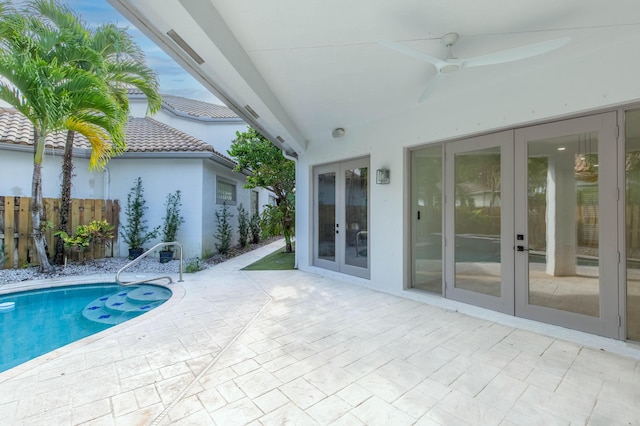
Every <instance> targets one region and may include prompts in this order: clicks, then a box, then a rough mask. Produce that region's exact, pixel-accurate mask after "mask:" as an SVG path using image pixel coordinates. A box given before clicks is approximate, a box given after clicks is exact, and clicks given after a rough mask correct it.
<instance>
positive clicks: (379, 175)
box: [376, 169, 391, 184]
mask: <svg viewBox="0 0 640 426" xmlns="http://www.w3.org/2000/svg"><path fill="white" fill-rule="evenodd" d="M390 181H391V180H390V178H389V169H378V170H376V183H379V184H387V183H389V182H390Z"/></svg>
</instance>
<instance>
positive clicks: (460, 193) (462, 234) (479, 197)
mask: <svg viewBox="0 0 640 426" xmlns="http://www.w3.org/2000/svg"><path fill="white" fill-rule="evenodd" d="M500 162H501V158H500V147H491V148H487V149H482V150H477V151H473V152H465V153H460V154H455V163H454V168H455V188H454V193H455V197H454V202H455V216H454V217H455V225H454V226H455V240H454V242H455V262H456V263H455V271H456V275H455V284H454V285H455V287H456V288H462V289H465V290H469V291H474V292H477V293H483V294H487V295H490V296H495V297H500V294H501V284H502V268H501V259H500V231H501V227H500V222H501V216H500V215H501V212H500V206H501V203H500V195H501V192H500V182H501V179H500Z"/></svg>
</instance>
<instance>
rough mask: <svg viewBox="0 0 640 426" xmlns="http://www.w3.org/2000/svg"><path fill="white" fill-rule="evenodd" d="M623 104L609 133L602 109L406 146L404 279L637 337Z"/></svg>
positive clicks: (632, 156)
mask: <svg viewBox="0 0 640 426" xmlns="http://www.w3.org/2000/svg"><path fill="white" fill-rule="evenodd" d="M624 115H625V123H626V129H625V135H624V136H623V137H620V138H618V135H617V128H618V122H617V121H618V119H617V117H618V114H617V113H616V112H610V113H603V114H598V115H594V116H589V117H583V118H577V119H572V120H565V121H561V122H556V123H550V124H544V125H539V126H531V127H526V128H520V129H514V130H509V131H504V132H499V133H494V134H490V135H483V136H478V137H473V138H467V139H464V140H458V141H452V142H449V143H445V144H442V145H437V146H427V147H424V148H419V149H415V150H413V151H411V167H412V170H411V226H412V228H411V247H412V256H411V272H412V273H411V287H413V288H416V289H421V290H425V291H429V292H433V293H438V294H441V295H443V296H444V297H447V298H450V299H454V300H459V301H462V302H465V303H470V304H473V305H477V306H482V307H485V308H488V309H493V310H496V311H500V312H504V313H507V314H511V315H516V316H519V317H524V318H530V319H534V320H537V321H541V322H547V323H551V324H557V325H560V326H564V327H568V328H573V329H577V330H581V331H585V332H589V333H593V334H598V335H603V336H607V337H612V338H617V339H625V338H628V339H632V340H640V324H639V322H640V273H639V272H638V271H640V259H638V258H640V255H638V254H637V253H636V252H638V251H639V250H640V206H639V205H640V202H639V201H637V200H636V198H638V199H640V197H638V196H637V194H640V190H639V189H638V188H639V187H640V178H638V177H637V175H638V170H640V157H637V156H638V152H640V112H639V111H628V112H626V113H624ZM618 139H619V140H618ZM625 140H626V155H625V148H624V146H625V145H624V142H625ZM619 144H620V147H621V148H620V149H619V148H618V145H619ZM619 152H620V153H622V154H620V155H618V153H619ZM636 157H637V158H636ZM624 182H626V190H625V191H620V190H619V188H622V187H624V185H625V184H624ZM619 194H620V195H619ZM625 202H626V208H625ZM625 242H626V248H625ZM625 255H626V256H625ZM625 257H626V259H627V262H626V268H625V267H624V262H622V263H620V262H619V259H624V258H625ZM625 275H626V277H625Z"/></svg>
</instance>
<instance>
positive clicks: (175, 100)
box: [127, 88, 240, 120]
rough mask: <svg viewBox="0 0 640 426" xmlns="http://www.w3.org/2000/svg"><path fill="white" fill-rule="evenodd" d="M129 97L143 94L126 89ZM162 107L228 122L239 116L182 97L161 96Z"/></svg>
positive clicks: (225, 108)
mask: <svg viewBox="0 0 640 426" xmlns="http://www.w3.org/2000/svg"><path fill="white" fill-rule="evenodd" d="M127 93H128V94H129V96H131V95H140V96H144V95H143V93H142V92H141V91H140V90H138V89H135V88H129V89H127ZM162 106H163V107H165V108H167V109H169V110H171V111H173V112H176V113H182V114H186V115H189V116H192V117H196V118H205V119H216V120H229V119H238V120H240V116H238V114H236V113H235V112H233V110H231V109H230V108H228V107H227V106H225V105H217V104H212V103H209V102H203V101H197V100H195V99H187V98H183V97H182V96H175V95H162Z"/></svg>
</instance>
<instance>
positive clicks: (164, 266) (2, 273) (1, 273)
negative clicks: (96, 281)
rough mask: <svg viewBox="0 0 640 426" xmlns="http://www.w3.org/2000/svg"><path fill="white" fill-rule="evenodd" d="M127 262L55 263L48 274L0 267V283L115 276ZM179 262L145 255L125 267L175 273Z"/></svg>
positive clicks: (114, 259) (143, 271) (34, 269)
mask: <svg viewBox="0 0 640 426" xmlns="http://www.w3.org/2000/svg"><path fill="white" fill-rule="evenodd" d="M188 261H189V260H183V266H186V265H187V263H188ZM128 262H129V259H127V258H126V257H110V258H106V259H98V260H90V261H86V262H84V263H72V264H68V265H66V266H57V265H55V266H54V267H55V270H54V272H52V273H50V274H41V273H40V272H38V267H37V266H34V267H29V268H21V269H0V285H2V284H8V283H16V282H21V281H27V280H42V279H47V278H58V277H66V276H75V275H97V274H108V273H113V274H114V276H115V273H116V272H118V270H119V269H120V268H122V267H123V266H124V265H126V264H127V263H128ZM179 262H180V261H179V260H172V261H170V262H167V263H160V261H158V258H157V257H155V258H154V257H147V258H144V259H142V260H141V261H140V262H139V263H138V264H136V265H135V266H132V267H131V269H127V272H142V273H159V274H164V273H169V274H171V273H177V272H178V271H179V270H180V265H179ZM205 266H206V265H205Z"/></svg>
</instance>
